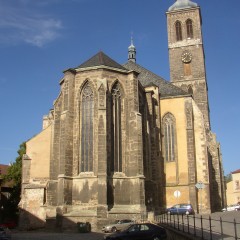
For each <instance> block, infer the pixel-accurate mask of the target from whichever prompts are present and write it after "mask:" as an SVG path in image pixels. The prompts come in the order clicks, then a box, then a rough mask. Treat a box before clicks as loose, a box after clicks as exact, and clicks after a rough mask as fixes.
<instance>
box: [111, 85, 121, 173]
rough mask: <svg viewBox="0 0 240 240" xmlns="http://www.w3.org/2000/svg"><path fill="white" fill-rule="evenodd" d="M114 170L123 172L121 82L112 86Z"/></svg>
mask: <svg viewBox="0 0 240 240" xmlns="http://www.w3.org/2000/svg"><path fill="white" fill-rule="evenodd" d="M111 96H112V144H113V149H112V150H113V152H112V153H113V154H112V171H114V172H122V133H121V108H122V90H121V86H120V83H119V82H116V83H115V84H114V86H113V88H112V92H111Z"/></svg>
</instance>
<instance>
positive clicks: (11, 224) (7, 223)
mask: <svg viewBox="0 0 240 240" xmlns="http://www.w3.org/2000/svg"><path fill="white" fill-rule="evenodd" d="M0 227H5V228H9V229H12V228H15V227H17V224H16V222H15V221H13V220H9V221H5V222H4V223H2V224H0Z"/></svg>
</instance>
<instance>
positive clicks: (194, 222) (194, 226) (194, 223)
mask: <svg viewBox="0 0 240 240" xmlns="http://www.w3.org/2000/svg"><path fill="white" fill-rule="evenodd" d="M195 220H196V219H195V214H194V215H193V230H194V237H196V221H195Z"/></svg>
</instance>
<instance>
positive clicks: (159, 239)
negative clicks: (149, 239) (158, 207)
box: [153, 237, 161, 240]
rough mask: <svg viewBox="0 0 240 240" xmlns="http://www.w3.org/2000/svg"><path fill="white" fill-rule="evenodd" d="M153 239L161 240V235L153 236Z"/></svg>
mask: <svg viewBox="0 0 240 240" xmlns="http://www.w3.org/2000/svg"><path fill="white" fill-rule="evenodd" d="M153 240H161V238H159V237H153Z"/></svg>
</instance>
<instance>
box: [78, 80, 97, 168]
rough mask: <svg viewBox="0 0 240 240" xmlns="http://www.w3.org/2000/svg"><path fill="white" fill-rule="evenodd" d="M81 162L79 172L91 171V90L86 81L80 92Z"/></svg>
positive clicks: (92, 109)
mask: <svg viewBox="0 0 240 240" xmlns="http://www.w3.org/2000/svg"><path fill="white" fill-rule="evenodd" d="M81 100H82V104H81V114H80V115H81V164H80V172H92V171H93V113H94V101H93V100H94V98H93V90H92V88H91V86H90V84H89V83H86V84H85V86H84V88H83V90H82V94H81Z"/></svg>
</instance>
